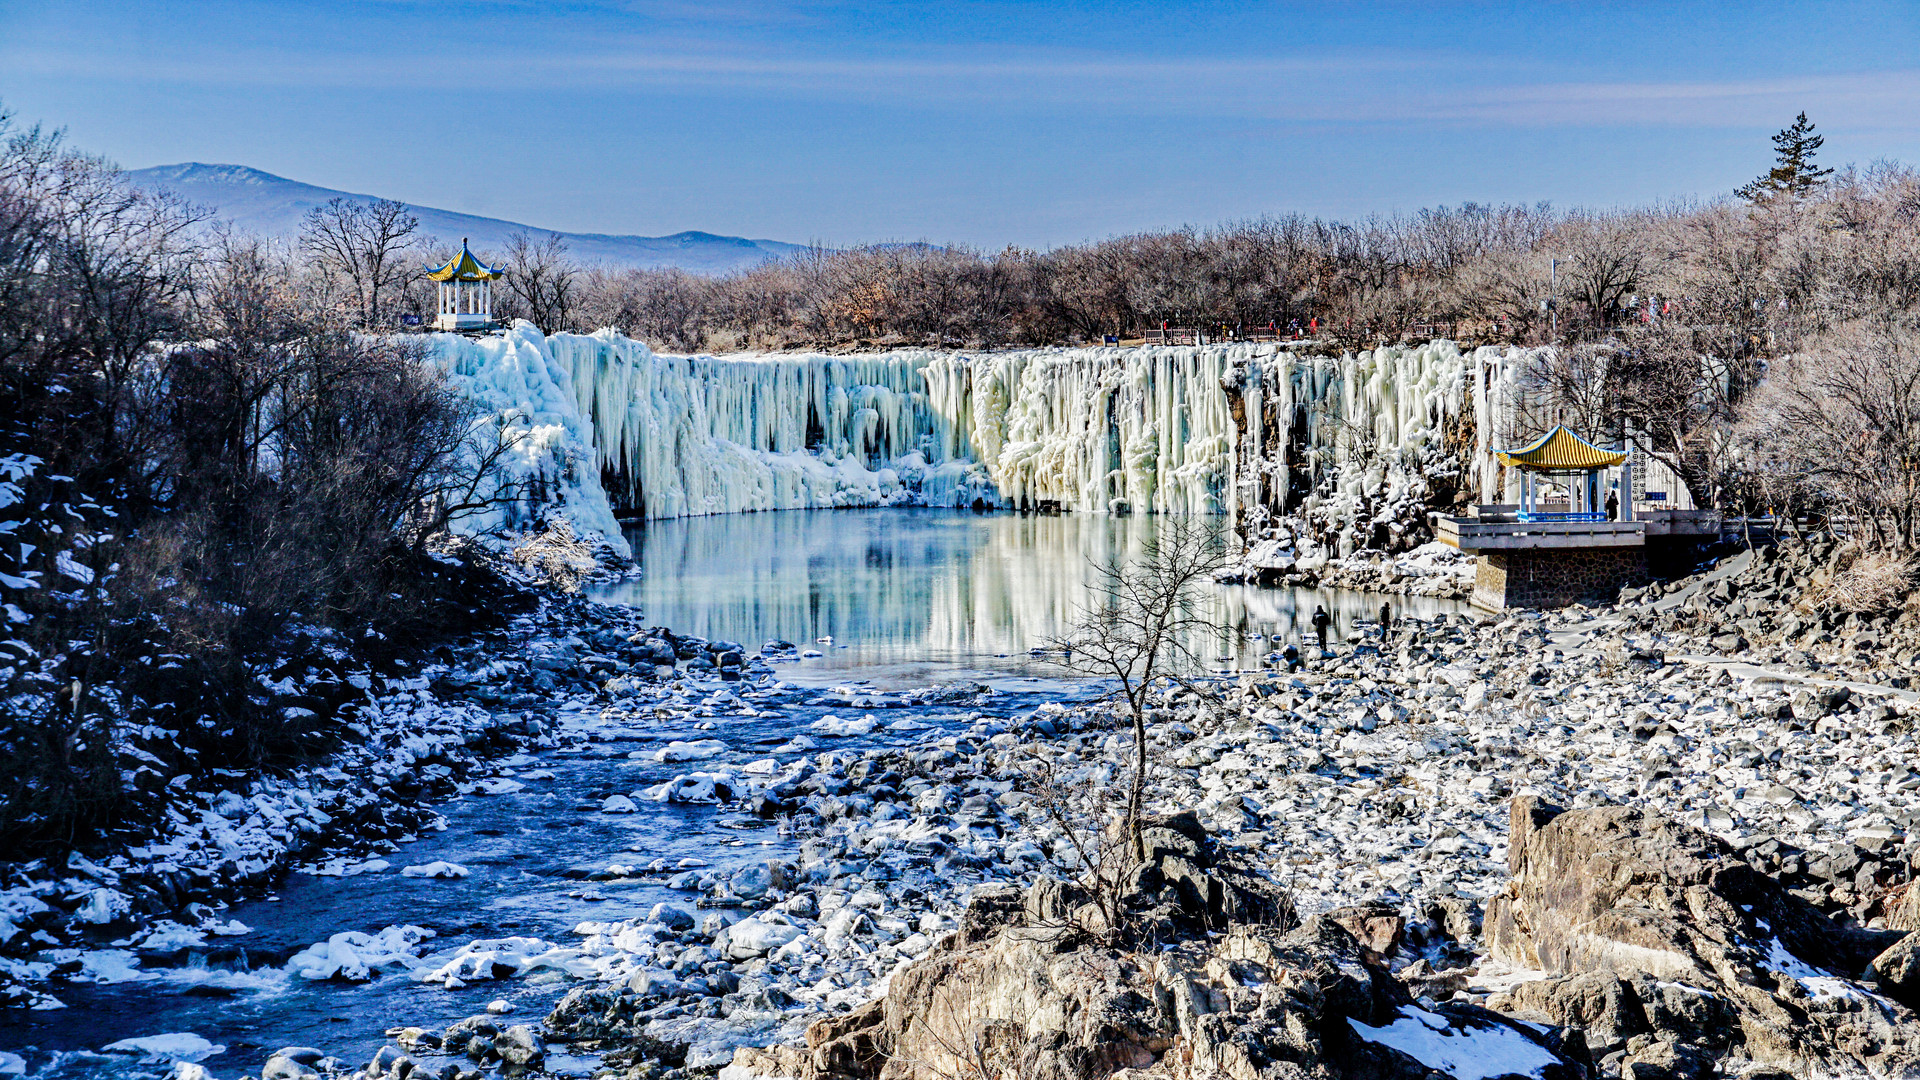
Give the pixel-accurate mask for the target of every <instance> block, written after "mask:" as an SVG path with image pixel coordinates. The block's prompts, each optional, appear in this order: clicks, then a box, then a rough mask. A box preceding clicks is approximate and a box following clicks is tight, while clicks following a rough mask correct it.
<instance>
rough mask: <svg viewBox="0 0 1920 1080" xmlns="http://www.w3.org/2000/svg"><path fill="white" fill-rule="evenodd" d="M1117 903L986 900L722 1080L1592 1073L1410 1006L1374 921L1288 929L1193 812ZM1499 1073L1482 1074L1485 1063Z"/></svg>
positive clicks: (1357, 917)
mask: <svg viewBox="0 0 1920 1080" xmlns="http://www.w3.org/2000/svg"><path fill="white" fill-rule="evenodd" d="M1146 840H1147V843H1146V848H1147V853H1148V858H1147V861H1146V862H1144V863H1142V864H1140V865H1138V866H1135V867H1134V868H1133V873H1131V874H1130V875H1128V876H1127V880H1128V881H1129V883H1130V887H1129V889H1128V891H1127V892H1126V894H1125V895H1123V896H1121V897H1119V898H1118V904H1117V906H1118V908H1119V909H1120V910H1123V911H1125V912H1126V917H1125V919H1124V920H1123V924H1122V925H1120V926H1114V925H1111V924H1110V921H1109V917H1108V913H1110V912H1111V911H1113V910H1114V908H1115V906H1116V904H1115V899H1114V898H1111V897H1109V898H1102V897H1100V896H1097V895H1092V894H1090V893H1089V892H1088V891H1087V890H1086V889H1084V888H1081V887H1078V886H1075V885H1073V884H1070V883H1064V882H1059V881H1053V880H1047V879H1042V880H1041V881H1039V882H1036V883H1035V884H1034V885H1033V887H1032V888H1030V889H1028V890H1026V891H1025V892H1024V893H1021V892H1018V891H1015V890H1012V889H1005V888H1002V889H994V890H982V891H981V892H980V893H978V894H977V895H975V896H974V898H973V899H972V902H971V905H970V907H969V909H968V911H967V913H966V915H965V916H964V917H963V918H962V919H961V923H960V929H959V930H958V931H956V932H954V933H952V934H949V935H947V936H946V937H945V938H943V939H942V940H941V941H940V942H939V943H938V944H936V946H935V947H934V948H933V949H932V950H931V951H929V952H928V953H927V954H926V955H924V956H922V957H921V958H920V959H919V960H917V961H915V962H913V963H911V964H909V965H907V966H905V967H903V968H901V969H899V970H897V971H896V972H895V973H894V975H893V977H892V978H891V980H890V982H889V988H888V992H887V994H886V996H885V997H883V998H881V999H879V1000H877V1001H875V1002H873V1003H871V1004H869V1005H867V1006H865V1007H864V1008H861V1009H858V1010H855V1011H853V1012H850V1013H846V1014H843V1015H841V1016H836V1017H830V1018H828V1019H824V1020H821V1021H818V1022H816V1023H815V1024H814V1025H813V1027H812V1028H810V1029H809V1030H808V1032H807V1040H806V1046H805V1047H804V1048H803V1047H773V1048H769V1049H765V1050H761V1049H752V1050H741V1051H739V1052H738V1053H737V1054H736V1056H735V1058H734V1062H733V1065H732V1066H731V1067H730V1068H729V1069H728V1070H726V1071H725V1072H724V1073H723V1076H724V1077H726V1078H727V1080H747V1078H749V1077H792V1078H797V1080H833V1078H840V1080H951V1078H952V1077H955V1076H974V1075H984V1076H1019V1077H1021V1078H1022V1080H1107V1078H1109V1077H1113V1076H1116V1075H1117V1074H1125V1075H1127V1076H1131V1077H1162V1076H1164V1077H1168V1078H1175V1077H1191V1076H1198V1075H1210V1076H1221V1077H1227V1078H1231V1080H1287V1078H1295V1077H1298V1078H1308V1077H1314V1078H1321V1080H1343V1078H1352V1080H1360V1078H1368V1080H1435V1078H1437V1077H1439V1078H1444V1077H1450V1076H1455V1075H1469V1076H1473V1077H1476V1078H1478V1077H1494V1076H1503V1075H1507V1074H1508V1073H1509V1072H1510V1073H1513V1074H1516V1075H1525V1076H1533V1077H1538V1078H1541V1080H1574V1078H1578V1077H1585V1076H1587V1075H1588V1071H1587V1068H1586V1064H1587V1063H1586V1059H1585V1057H1584V1052H1583V1050H1582V1048H1581V1047H1580V1045H1579V1044H1578V1042H1577V1039H1576V1040H1574V1041H1572V1042H1566V1043H1563V1042H1562V1040H1560V1039H1559V1038H1558V1037H1557V1036H1556V1035H1554V1034H1548V1033H1542V1032H1540V1031H1537V1030H1535V1029H1533V1028H1531V1027H1529V1026H1527V1025H1524V1024H1520V1023H1516V1022H1514V1021H1512V1020H1509V1019H1507V1018H1505V1017H1502V1016H1499V1015H1497V1014H1495V1013H1492V1012H1490V1011H1488V1010H1486V1009H1482V1008H1479V1007H1477V1006H1474V1005H1469V1004H1464V1003H1459V1004H1455V1003H1449V1004H1437V1003H1434V1002H1432V1001H1431V1000H1427V1001H1425V1002H1422V1003H1420V1004H1416V1003H1415V998H1414V996H1413V995H1412V994H1411V993H1410V992H1409V991H1408V989H1407V987H1406V986H1405V985H1403V984H1402V983H1400V982H1399V981H1398V980H1396V979H1395V978H1394V977H1393V976H1392V975H1391V974H1389V972H1388V970H1387V969H1386V967H1385V966H1384V965H1383V963H1382V961H1381V958H1380V952H1381V951H1383V949H1384V948H1387V947H1390V946H1391V941H1392V938H1393V936H1394V932H1395V931H1397V929H1398V927H1397V926H1395V925H1390V923H1389V921H1388V920H1386V918H1385V916H1384V915H1383V914H1382V913H1379V912H1374V911H1371V910H1366V911H1361V910H1358V909H1356V910H1355V911H1353V912H1348V913H1344V914H1343V916H1342V918H1344V919H1346V921H1350V922H1354V923H1355V924H1356V925H1357V926H1359V927H1360V928H1361V929H1362V931H1363V932H1366V933H1368V934H1369V936H1370V937H1371V938H1372V940H1371V941H1370V942H1368V943H1362V942H1361V941H1359V940H1357V939H1356V938H1355V936H1354V934H1353V933H1352V932H1351V931H1349V930H1348V929H1347V928H1346V927H1345V926H1343V925H1342V922H1341V921H1340V920H1337V919H1335V918H1332V917H1326V916H1318V917H1315V918H1313V919H1311V920H1308V921H1307V922H1306V924H1304V925H1299V923H1298V919H1297V918H1296V917H1295V916H1294V914H1293V905H1292V903H1291V900H1290V899H1289V898H1288V897H1287V896H1286V894H1285V893H1284V891H1282V890H1280V889H1279V888H1278V887H1277V886H1275V885H1273V884H1272V883H1271V882H1270V881H1266V880H1265V879H1263V878H1261V877H1260V876H1259V875H1257V874H1254V873H1253V872H1251V871H1250V870H1248V869H1246V868H1245V867H1244V866H1241V865H1239V864H1237V863H1235V862H1234V861H1232V860H1230V859H1225V858H1222V857H1219V856H1218V855H1217V854H1216V853H1215V852H1214V851H1213V850H1212V846H1211V844H1210V843H1209V842H1208V840H1207V837H1206V834H1205V833H1204V832H1203V831H1201V830H1200V829H1199V826H1198V822H1197V820H1196V819H1193V818H1192V817H1191V815H1181V816H1179V817H1177V818H1171V819H1160V820H1158V821H1156V822H1155V823H1153V825H1152V826H1151V827H1150V828H1149V829H1148V830H1147V836H1146ZM1490 1062H1501V1063H1509V1064H1510V1065H1511V1066H1512V1067H1511V1068H1510V1069H1499V1070H1493V1071H1489V1070H1488V1067H1487V1066H1488V1063H1490Z"/></svg>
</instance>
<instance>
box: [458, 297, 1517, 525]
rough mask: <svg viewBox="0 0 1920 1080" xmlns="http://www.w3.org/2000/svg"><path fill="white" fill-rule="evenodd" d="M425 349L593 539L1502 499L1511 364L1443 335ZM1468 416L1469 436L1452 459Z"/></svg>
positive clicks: (1254, 513) (1402, 510) (596, 339)
mask: <svg viewBox="0 0 1920 1080" xmlns="http://www.w3.org/2000/svg"><path fill="white" fill-rule="evenodd" d="M436 340H437V341H439V342H441V345H440V349H441V353H440V355H441V356H442V362H443V363H444V364H446V365H447V366H448V369H449V371H450V372H452V373H453V374H454V375H455V376H456V378H457V379H461V380H465V382H464V383H463V385H464V386H466V387H468V389H469V392H470V393H473V394H474V395H475V396H476V398H477V399H479V400H481V401H483V403H484V404H485V406H486V407H487V409H488V410H490V411H493V412H496V413H501V414H506V413H509V412H512V413H514V415H515V416H516V417H517V419H516V421H515V422H516V423H523V424H524V425H525V426H526V428H527V430H528V433H529V438H528V440H527V446H526V448H525V451H524V452H523V453H522V454H521V455H520V465H519V467H520V468H521V471H522V473H523V474H525V475H529V476H537V477H539V478H540V479H541V484H542V486H543V488H544V490H545V491H547V492H548V493H549V494H550V496H551V499H550V501H554V502H556V503H557V504H558V505H560V506H562V507H563V508H564V511H565V512H566V513H567V514H568V515H569V516H570V517H571V518H573V519H574V520H575V523H576V526H577V527H581V528H587V529H594V530H602V531H604V530H605V529H606V528H607V527H608V525H609V523H611V522H612V520H613V510H612V507H614V506H618V507H620V508H622V509H623V510H624V511H630V512H633V513H637V514H639V515H641V516H645V517H652V518H666V517H681V516H687V515H700V514H717V513H732V512H737V511H745V510H775V509H797V508H802V507H829V506H880V505H893V504H900V503H922V504H930V505H948V506H965V505H975V504H986V505H994V506H1037V505H1040V504H1043V503H1051V504H1057V505H1058V506H1060V507H1061V508H1062V509H1066V510H1086V511H1096V512H1114V511H1146V512H1156V513H1197V514H1211V513H1224V514H1234V515H1242V516H1244V517H1246V518H1248V519H1250V521H1251V523H1252V524H1261V523H1263V522H1265V521H1267V520H1269V519H1273V518H1277V517H1279V516H1280V515H1282V514H1298V515H1301V516H1303V517H1305V518H1308V519H1310V520H1312V521H1314V522H1316V523H1317V524H1316V528H1317V529H1318V531H1319V532H1320V533H1321V534H1322V535H1323V537H1335V536H1338V537H1343V538H1344V539H1342V540H1341V541H1340V542H1339V546H1341V547H1351V546H1354V545H1356V544H1360V543H1365V542H1367V541H1368V540H1369V539H1370V538H1377V533H1378V529H1379V528H1380V527H1384V526H1381V525H1380V524H1379V523H1380V522H1395V521H1400V522H1403V521H1406V520H1414V521H1417V520H1418V517H1417V514H1418V509H1419V507H1420V506H1421V505H1424V502H1423V500H1424V499H1425V498H1426V496H1427V495H1428V493H1429V492H1428V489H1427V487H1426V479H1427V477H1428V474H1429V473H1430V472H1431V471H1432V470H1434V469H1435V468H1438V467H1440V466H1441V465H1442V464H1446V465H1447V467H1451V468H1454V469H1455V471H1457V472H1459V473H1461V474H1464V475H1465V476H1466V477H1467V478H1468V481H1467V482H1468V484H1469V486H1471V487H1474V488H1476V489H1480V488H1488V487H1489V486H1490V485H1493V484H1497V483H1498V482H1499V481H1500V477H1499V475H1498V472H1497V467H1493V468H1494V470H1495V471H1489V463H1490V462H1491V460H1492V456H1491V449H1492V448H1493V447H1494V446H1495V445H1502V444H1501V443H1500V439H1501V438H1502V437H1503V436H1504V433H1503V432H1502V428H1501V425H1502V424H1503V423H1507V422H1508V421H1509V420H1510V416H1511V413H1512V408H1511V404H1510V401H1509V399H1508V398H1507V397H1506V396H1503V395H1508V394H1509V393H1510V391H1511V387H1512V385H1513V371H1514V369H1515V367H1516V365H1517V364H1518V362H1519V361H1520V359H1522V357H1521V354H1520V352H1519V351H1518V350H1499V349H1481V350H1479V351H1477V352H1476V353H1474V354H1473V355H1472V356H1467V355H1463V354H1462V353H1461V352H1460V350H1459V349H1458V348H1456V347H1455V346H1454V345H1453V344H1452V343H1450V342H1444V341H1443V342H1435V343H1432V344H1429V345H1423V346H1418V347H1404V348H1403V347H1388V348H1381V349H1375V350H1370V351H1366V352H1361V353H1358V354H1349V355H1345V356H1340V357H1328V356H1303V355H1297V354H1295V353H1292V352H1288V351H1285V350H1283V349H1282V348H1279V347H1277V346H1275V345H1271V344H1262V345H1249V344H1230V345H1210V346H1198V347H1193V346H1186V347H1142V348H1084V349H1027V350H1016V351H1007V352H982V353H968V352H934V351H927V350H899V351H893V352H882V353H868V354H858V355H850V356H824V355H761V354H744V355H733V356H670V355H662V354H656V353H654V352H653V351H652V350H651V349H649V348H648V347H647V346H646V345H644V344H643V343H641V342H638V341H635V340H632V339H630V338H626V337H622V336H620V335H618V334H615V333H613V332H611V331H601V332H599V333H596V334H590V335H582V334H555V335H553V336H551V337H542V336H541V335H540V334H539V332H538V331H537V330H535V329H533V328H532V327H531V326H530V325H527V324H524V323H521V324H517V325H516V326H515V327H514V329H513V330H512V331H510V332H509V333H507V334H506V335H505V336H504V337H490V338H483V339H479V340H477V341H476V340H471V339H466V338H459V337H455V336H452V335H439V336H438V337H437V338H436ZM1469 418H1470V420H1471V423H1472V427H1473V431H1474V432H1475V436H1476V437H1475V439H1474V440H1470V441H1466V442H1465V443H1464V444H1463V445H1452V444H1450V442H1449V439H1450V436H1451V435H1453V434H1457V433H1459V432H1461V431H1464V426H1463V425H1462V421H1464V420H1468V419H1469ZM1456 441H1458V440H1456ZM1468 458H1471V459H1473V460H1471V461H1469V460H1467V459H1468ZM603 479H604V482H605V484H606V487H605V488H604V489H603V487H602V482H603ZM1475 494H1476V495H1478V494H1479V491H1478V490H1476V491H1475ZM608 496H611V497H612V498H611V499H609V497H608ZM534 512H535V511H534V509H533V508H528V509H527V510H524V511H522V515H523V516H527V515H531V514H532V513H534ZM1409 515H1412V517H1411V518H1409ZM1396 527H1398V526H1396Z"/></svg>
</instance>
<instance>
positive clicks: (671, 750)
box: [649, 739, 727, 761]
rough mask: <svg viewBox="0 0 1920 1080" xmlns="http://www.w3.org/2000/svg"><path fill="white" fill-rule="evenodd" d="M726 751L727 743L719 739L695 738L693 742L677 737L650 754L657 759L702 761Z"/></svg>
mask: <svg viewBox="0 0 1920 1080" xmlns="http://www.w3.org/2000/svg"><path fill="white" fill-rule="evenodd" d="M726 752H727V744H726V743H723V742H721V741H720V740H719V739H695V740H693V741H692V742H681V741H679V740H678V739H676V740H674V741H673V742H670V743H668V744H667V745H666V746H664V747H661V748H660V749H658V750H655V751H652V752H651V753H650V755H649V756H650V757H652V759H653V760H655V761H701V760H704V759H706V758H713V757H719V756H720V755H721V754H724V753H726Z"/></svg>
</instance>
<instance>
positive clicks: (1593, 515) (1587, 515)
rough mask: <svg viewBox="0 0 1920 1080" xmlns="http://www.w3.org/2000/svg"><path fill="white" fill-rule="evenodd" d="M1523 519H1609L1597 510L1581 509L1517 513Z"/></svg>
mask: <svg viewBox="0 0 1920 1080" xmlns="http://www.w3.org/2000/svg"><path fill="white" fill-rule="evenodd" d="M1515 516H1516V517H1518V518H1519V519H1520V520H1521V521H1608V520H1610V519H1609V518H1608V517H1607V515H1605V514H1602V513H1599V512H1597V511H1586V510H1583V511H1580V512H1578V513H1572V514H1539V513H1531V514H1530V513H1521V514H1517V515H1515Z"/></svg>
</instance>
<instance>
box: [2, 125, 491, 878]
mask: <svg viewBox="0 0 1920 1080" xmlns="http://www.w3.org/2000/svg"><path fill="white" fill-rule="evenodd" d="M207 224H208V223H207V222H205V221H204V220H203V219H202V215H201V214H199V213H198V212H197V211H195V210H194V209H193V208H192V207H189V206H185V205H183V204H181V203H179V202H177V201H174V200H171V199H168V198H161V197H155V196H152V195H148V194H143V193H140V192H138V191H136V190H134V189H132V188H129V187H127V186H126V185H124V184H123V183H122V182H121V180H120V177H119V175H118V173H117V171H116V170H115V169H113V168H112V167H110V166H109V165H107V164H105V163H103V162H101V161H99V160H97V159H95V158H91V157H88V156H85V155H83V154H79V153H76V152H74V151H72V150H70V149H68V148H67V147H66V146H65V145H63V143H62V140H61V138H60V137H59V136H58V135H57V134H53V133H49V132H46V131H44V130H40V129H37V128H23V127H19V126H15V125H13V124H11V123H10V122H9V121H8V120H7V118H5V117H4V116H0V604H3V605H4V606H0V624H4V626H5V630H6V632H5V634H4V635H0V683H4V687H5V691H4V695H0V755H4V757H5V758H6V760H7V768H6V769H4V770H0V836H4V837H5V839H4V840H0V848H8V849H16V850H24V849H31V848H32V847H34V846H35V845H38V844H43V843H58V842H62V841H67V840H71V839H73V838H75V837H82V836H88V835H98V834H100V833H102V832H103V831H108V830H112V829H114V828H116V827H118V826H120V825H123V824H127V823H129V822H131V821H133V820H134V819H135V818H137V817H138V816H139V815H140V814H142V813H146V812H153V811H155V809H156V808H157V807H158V806H159V805H160V804H161V802H162V801H163V796H164V788H165V786H166V785H167V784H168V783H169V781H170V779H172V778H173V777H176V776H178V775H181V774H190V773H198V772H202V771H204V770H205V769H208V768H213V767H235V768H253V767H271V766H273V765H276V764H280V763H287V762H291V761H295V760H298V759H300V758H302V757H305V756H307V755H311V754H313V753H316V752H319V751H321V750H323V749H325V748H326V747H327V746H328V745H330V744H331V742H332V740H334V739H335V738H337V737H338V735H339V729H338V727H337V724H336V722H335V721H334V719H333V718H332V716H331V710H330V709H328V708H326V707H324V703H322V704H315V703H313V702H301V703H297V704H290V699H288V696H287V692H281V691H278V690H276V689H275V687H276V686H279V687H283V688H285V687H291V686H292V685H293V684H292V683H290V682H288V681H287V678H288V675H289V674H290V673H291V672H290V665H291V666H293V667H297V669H298V673H305V672H307V671H310V670H311V669H312V665H313V664H316V663H318V664H322V665H324V664H326V663H329V662H331V661H333V660H338V659H340V658H342V657H344V656H346V655H348V654H349V653H356V654H358V655H359V656H360V657H361V658H363V659H364V658H365V657H367V656H368V655H369V654H371V653H378V652H379V651H380V650H381V649H382V648H383V645H382V643H383V642H385V641H387V640H389V639H393V638H399V637H403V636H414V637H417V634H418V632H419V631H420V630H421V629H422V628H423V627H433V628H441V627H445V626H449V625H459V624H461V623H462V622H463V621H470V620H471V619H472V618H475V617H478V615H479V614H481V613H475V612H472V611H470V610H469V607H468V606H469V605H473V604H476V603H480V602H484V596H485V593H484V587H485V583H484V582H476V580H475V574H474V572H472V571H471V570H467V569H462V568H459V567H456V566H454V565H453V564H450V563H448V562H446V561H443V560H441V559H438V558H436V557H435V554H434V552H432V551H430V550H428V548H429V544H430V542H431V541H432V540H433V539H434V537H435V536H436V534H438V533H440V532H441V531H443V530H444V529H445V527H446V525H447V523H448V520H449V518H450V517H451V516H453V515H456V514H458V513H459V512H460V510H461V509H462V508H463V507H464V506H466V505H467V504H468V503H469V502H470V501H471V497H470V494H469V493H470V492H472V491H473V490H475V485H474V480H475V478H476V470H477V469H480V468H483V467H484V466H485V465H486V463H487V460H488V458H487V455H488V450H489V445H488V443H487V435H488V430H489V429H487V428H486V427H485V425H476V423H475V417H474V416H473V411H472V406H471V405H470V404H468V402H467V401H466V399H465V398H463V397H462V396H461V395H459V394H456V393H453V392H451V391H450V390H449V388H448V387H447V385H446V384H445V381H444V378H443V376H442V375H441V374H440V373H439V370H438V369H437V368H435V367H433V366H432V365H430V364H425V363H422V362H421V356H422V354H421V352H420V350H419V349H418V348H416V347H414V346H413V345H411V344H410V343H409V341H407V340H402V339H397V338H392V337H370V336H365V335H361V334H358V333H355V332H354V331H353V329H352V327H351V325H350V320H348V319H346V318H344V317H343V315H342V312H341V310H340V308H339V306H338V305H337V304H336V303H334V302H333V299H332V297H331V295H330V293H329V291H328V289H327V288H326V287H324V281H325V278H326V273H325V271H324V270H323V269H320V268H317V267H315V266H314V265H313V264H312V261H311V260H303V259H302V258H301V257H300V255H299V253H298V252H296V251H291V250H279V249H275V248H273V247H271V246H269V245H266V244H264V243H262V242H260V241H257V240H253V239H249V238H246V237H241V236H237V235H233V234H230V233H227V232H225V231H222V230H219V229H209V228H207V227H206V225H207ZM316 282H320V283H321V285H320V287H316V284H315V283H316ZM475 440H478V441H477V442H476V441H475ZM496 445H497V440H496ZM481 576H484V575H481ZM456 578H461V579H463V580H461V581H459V582H456V581H455V579H456ZM476 585H478V586H479V587H480V588H481V589H482V591H481V592H480V593H477V594H475V595H471V596H462V595H460V592H461V587H462V586H465V587H468V588H473V587H475V586H476ZM310 682H311V681H310V680H309V684H310ZM339 689H341V690H342V692H343V693H347V694H350V693H351V691H350V689H348V688H344V687H341V688H339ZM288 692H290V691H288Z"/></svg>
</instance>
